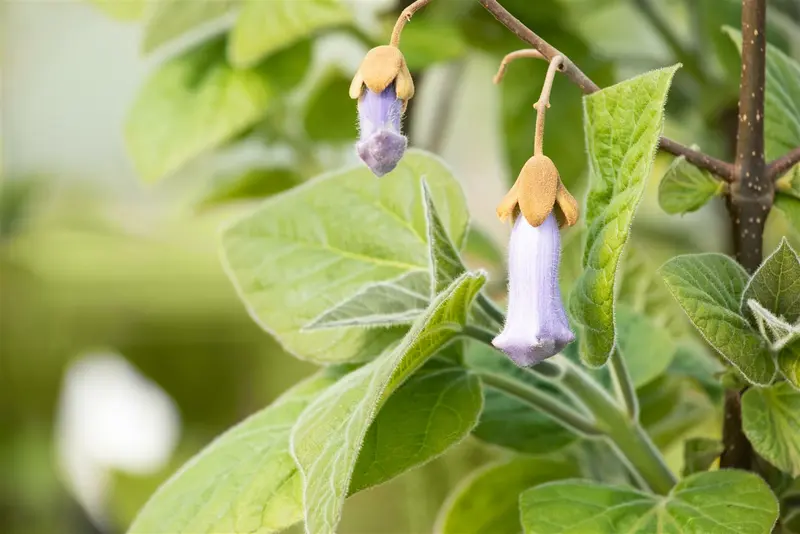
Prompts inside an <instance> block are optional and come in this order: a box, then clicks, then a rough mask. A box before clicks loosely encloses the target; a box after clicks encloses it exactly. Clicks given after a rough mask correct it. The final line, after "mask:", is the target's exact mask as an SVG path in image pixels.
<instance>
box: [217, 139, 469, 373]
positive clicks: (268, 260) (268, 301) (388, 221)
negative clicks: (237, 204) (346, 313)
mask: <svg viewBox="0 0 800 534" xmlns="http://www.w3.org/2000/svg"><path fill="white" fill-rule="evenodd" d="M423 176H424V177H425V180H426V182H427V183H428V186H429V188H430V191H431V196H432V197H433V199H434V201H435V203H436V205H437V206H438V207H439V209H440V210H441V213H443V214H446V217H443V223H444V225H445V227H446V228H447V233H448V235H450V236H452V237H453V240H454V241H456V242H459V241H460V240H461V239H463V236H464V233H465V232H466V227H467V221H468V217H469V216H468V213H467V210H466V204H465V201H464V196H463V194H462V192H461V189H460V187H459V185H458V182H457V181H456V180H455V178H453V176H452V175H451V174H450V171H449V170H448V169H447V168H446V167H445V166H444V165H443V164H442V163H441V160H439V159H438V158H436V157H434V156H432V155H429V154H427V153H424V152H421V151H416V150H410V151H408V152H407V153H406V155H405V157H404V158H403V159H402V161H401V162H400V164H399V165H398V166H397V168H396V169H395V170H394V171H393V172H392V173H391V174H390V175H388V176H387V177H386V178H385V179H381V180H377V179H375V176H374V175H372V173H371V172H370V171H369V169H367V168H366V167H364V166H361V165H359V166H358V167H356V168H353V169H349V170H345V171H339V172H334V173H331V174H328V175H325V176H322V177H320V178H317V179H315V180H312V181H310V182H307V183H306V184H305V185H303V186H302V187H299V188H295V189H293V190H291V191H288V192H286V193H284V194H281V195H278V196H275V197H272V198H270V199H268V200H267V201H266V202H265V203H264V204H263V206H262V207H261V208H260V209H259V210H257V211H256V212H255V213H253V214H252V215H250V216H248V217H245V218H243V219H242V220H240V221H239V222H237V223H235V224H234V225H233V226H231V227H230V228H228V229H227V230H225V232H224V233H223V236H222V247H223V258H224V262H225V264H226V268H227V271H228V273H229V275H230V276H231V278H232V280H233V282H234V284H235V285H236V288H237V291H238V292H239V295H240V296H241V298H242V299H243V300H244V302H245V304H246V306H247V308H248V309H249V311H250V313H251V315H252V316H253V317H254V318H255V319H256V320H257V321H258V322H259V324H261V325H262V327H264V328H265V329H266V330H268V331H269V332H271V333H272V334H273V335H274V336H275V337H276V338H277V339H278V340H279V341H280V342H281V343H282V344H283V346H284V347H285V348H286V349H287V350H288V351H290V352H291V353H293V354H295V355H297V356H298V357H300V358H303V359H308V360H314V361H318V362H322V363H326V362H327V363H331V362H342V361H355V360H361V361H363V360H365V359H367V358H369V357H371V356H374V355H375V354H378V353H380V352H381V351H382V350H383V348H384V347H386V345H387V344H388V343H390V342H392V341H397V339H399V337H401V336H402V334H403V333H404V331H405V330H404V329H403V330H400V331H398V329H388V330H387V329H362V328H335V329H334V328H328V329H325V330H316V331H311V332H306V331H304V330H303V329H304V327H305V326H306V325H308V324H309V323H310V322H312V321H314V320H315V319H316V318H317V317H319V316H320V315H321V314H322V313H324V312H326V311H327V310H329V309H331V308H334V307H336V306H337V305H339V304H340V303H342V302H344V301H345V300H348V299H349V298H351V297H352V296H353V295H355V294H357V293H359V292H360V291H362V290H363V289H364V288H365V287H366V286H370V285H374V284H376V283H379V282H385V281H388V280H394V279H397V278H398V277H400V276H402V275H405V274H407V273H409V272H415V271H426V270H427V269H428V264H429V259H428V238H427V225H426V220H425V208H424V204H423V201H422V185H421V178H422V177H423Z"/></svg>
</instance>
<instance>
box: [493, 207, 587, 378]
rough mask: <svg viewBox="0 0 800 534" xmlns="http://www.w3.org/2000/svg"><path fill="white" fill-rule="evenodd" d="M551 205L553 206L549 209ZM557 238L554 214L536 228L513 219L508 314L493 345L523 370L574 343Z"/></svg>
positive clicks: (520, 218) (520, 219) (559, 236)
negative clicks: (561, 284)
mask: <svg viewBox="0 0 800 534" xmlns="http://www.w3.org/2000/svg"><path fill="white" fill-rule="evenodd" d="M551 207H552V205H551ZM560 256H561V234H560V232H559V230H558V224H557V223H556V220H555V216H554V215H553V214H550V215H548V216H547V217H545V219H544V221H542V223H541V224H540V225H539V226H538V227H534V226H531V225H530V224H528V221H527V220H526V218H525V217H517V218H516V221H515V222H514V228H513V230H512V231H511V242H510V245H509V261H508V278H509V287H508V314H507V316H506V324H505V326H504V328H503V331H502V332H500V334H499V335H498V336H497V337H496V338H494V340H493V341H492V344H493V345H494V346H495V347H496V348H498V349H499V350H502V351H503V352H505V353H506V354H507V355H508V356H509V357H510V358H511V360H513V361H514V363H516V364H517V365H519V366H521V367H527V366H531V365H535V364H537V363H539V362H541V361H542V360H544V359H546V358H549V357H551V356H553V355H555V354H557V353H559V352H560V351H561V350H562V349H563V348H564V347H566V346H567V345H568V344H569V343H571V342H572V341H574V340H575V334H573V333H572V331H571V330H570V328H569V322H568V321H567V314H566V312H565V311H564V304H563V303H562V301H561V291H560V288H559V285H558V267H559V261H560Z"/></svg>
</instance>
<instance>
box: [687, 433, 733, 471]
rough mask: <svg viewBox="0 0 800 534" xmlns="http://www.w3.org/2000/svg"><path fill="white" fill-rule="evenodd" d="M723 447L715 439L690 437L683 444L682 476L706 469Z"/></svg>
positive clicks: (717, 456)
mask: <svg viewBox="0 0 800 534" xmlns="http://www.w3.org/2000/svg"><path fill="white" fill-rule="evenodd" d="M723 450H724V447H723V446H722V443H720V441H719V440H717V439H709V438H692V439H687V440H686V443H684V444H683V476H684V477H687V476H689V475H693V474H695V473H702V472H704V471H708V469H709V468H710V467H711V464H713V463H714V462H715V461H716V460H717V458H719V456H720V455H721V454H722V451H723Z"/></svg>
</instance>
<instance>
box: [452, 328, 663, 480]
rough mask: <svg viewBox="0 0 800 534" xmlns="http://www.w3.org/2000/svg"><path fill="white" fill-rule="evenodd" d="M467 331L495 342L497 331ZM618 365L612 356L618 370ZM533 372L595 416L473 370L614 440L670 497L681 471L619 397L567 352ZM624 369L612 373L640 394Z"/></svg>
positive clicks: (571, 423)
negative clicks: (675, 469)
mask: <svg viewBox="0 0 800 534" xmlns="http://www.w3.org/2000/svg"><path fill="white" fill-rule="evenodd" d="M462 334H463V335H465V336H468V337H470V338H472V339H476V340H478V341H480V342H482V343H486V344H487V345H491V342H492V338H493V337H494V334H492V333H491V332H489V331H487V330H484V329H482V328H479V327H476V326H472V325H467V326H465V327H464V329H463V330H462ZM617 359H619V360H621V358H617ZM613 366H614V364H613V360H612V368H613ZM530 371H531V372H534V373H537V374H539V375H541V376H542V377H543V378H545V379H548V380H549V381H550V383H552V384H554V385H555V386H557V387H559V388H560V389H561V391H562V392H564V393H565V394H566V395H567V396H568V397H570V398H572V399H574V400H575V401H577V403H578V404H579V405H580V406H582V407H583V408H584V409H585V410H586V411H587V412H588V413H590V414H591V415H592V417H593V419H594V420H590V419H587V418H586V417H585V416H584V415H582V414H581V413H579V412H577V411H576V410H574V409H572V408H570V407H569V406H566V405H564V404H563V403H562V402H560V401H559V400H557V399H555V398H553V397H552V396H550V395H549V394H547V393H545V392H543V391H539V390H538V389H536V388H534V387H532V386H530V385H528V384H526V383H525V382H522V381H519V380H515V379H513V378H509V377H506V376H503V375H498V374H495V373H490V372H486V371H480V370H473V372H474V373H475V374H476V375H477V376H479V377H480V378H481V381H482V382H483V383H484V384H485V385H487V386H489V387H491V388H494V389H497V390H500V391H503V392H505V393H507V394H508V395H511V396H513V397H516V398H518V399H520V400H521V401H523V402H525V403H526V404H529V405H531V406H533V407H534V408H535V409H537V410H539V411H541V412H542V413H544V414H545V415H547V416H549V417H550V418H552V419H553V420H554V421H556V422H557V423H559V424H560V425H562V426H564V427H567V428H569V429H571V430H573V431H574V432H576V433H578V434H581V435H584V436H587V437H590V438H601V437H603V438H606V439H608V440H609V442H610V443H611V445H612V446H613V448H614V450H615V451H616V452H617V454H618V455H619V456H620V458H621V459H622V460H623V461H624V462H625V464H626V465H627V466H628V467H629V468H630V470H631V472H632V473H633V474H634V476H635V477H636V478H637V479H638V480H639V481H640V482H642V485H643V486H645V487H649V488H650V489H652V490H653V491H654V492H656V493H658V494H661V495H665V494H667V493H668V492H669V491H670V490H671V489H672V487H673V486H674V485H675V484H676V483H677V479H676V478H675V475H674V474H673V473H672V471H670V470H669V467H667V465H666V462H665V461H664V458H663V456H662V455H661V453H660V452H659V450H658V448H657V447H656V446H655V445H654V444H653V442H652V441H651V440H650V437H649V436H648V435H647V433H646V432H645V431H644V429H643V428H642V427H641V425H640V424H639V422H638V421H637V419H636V418H635V417H632V416H631V415H630V414H629V413H628V412H626V411H623V410H622V409H621V407H620V405H619V404H618V403H617V402H616V401H615V400H614V398H613V397H611V395H609V393H608V392H607V391H606V390H604V389H603V388H602V386H600V384H598V383H597V381H595V380H594V379H592V378H591V377H590V376H589V375H587V374H586V373H585V372H584V371H583V369H581V368H580V367H579V366H577V365H575V364H574V363H572V362H571V361H570V360H568V359H567V358H565V357H564V356H560V355H558V356H556V357H554V358H552V359H551V360H547V361H544V362H541V363H540V364H538V365H537V366H536V367H534V368H532V369H530ZM618 371H619V372H615V371H612V374H617V375H619V377H622V378H621V380H620V382H621V386H622V385H624V384H627V386H626V387H625V389H628V390H629V391H630V394H632V395H635V391H633V386H632V385H631V382H630V377H629V376H628V373H627V369H625V367H624V363H622V367H621V370H618ZM621 371H624V372H621ZM631 402H634V404H633V405H634V406H635V401H631Z"/></svg>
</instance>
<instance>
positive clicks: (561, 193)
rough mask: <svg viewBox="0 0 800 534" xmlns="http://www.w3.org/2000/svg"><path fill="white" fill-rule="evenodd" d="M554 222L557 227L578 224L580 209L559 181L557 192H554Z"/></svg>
mask: <svg viewBox="0 0 800 534" xmlns="http://www.w3.org/2000/svg"><path fill="white" fill-rule="evenodd" d="M555 214H556V220H557V221H558V227H559V228H562V227H564V226H572V225H574V224H575V223H576V222H578V217H579V216H580V208H579V207H578V201H577V200H575V197H573V196H572V195H571V194H570V192H569V191H567V188H566V187H564V184H562V183H561V182H560V181H559V182H558V191H557V192H556V209H555Z"/></svg>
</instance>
